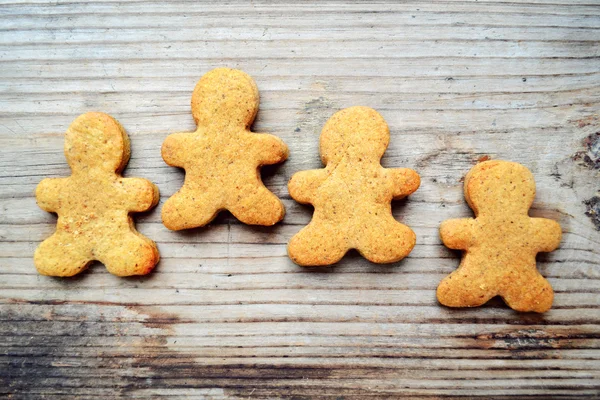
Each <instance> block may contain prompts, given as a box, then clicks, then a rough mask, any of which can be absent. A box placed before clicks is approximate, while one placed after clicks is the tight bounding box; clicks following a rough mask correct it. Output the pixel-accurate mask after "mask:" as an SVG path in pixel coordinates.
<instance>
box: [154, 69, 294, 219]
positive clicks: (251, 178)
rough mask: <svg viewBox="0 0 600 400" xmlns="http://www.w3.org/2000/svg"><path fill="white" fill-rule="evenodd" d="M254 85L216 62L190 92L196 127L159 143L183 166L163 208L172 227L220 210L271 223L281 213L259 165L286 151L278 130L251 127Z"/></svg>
mask: <svg viewBox="0 0 600 400" xmlns="http://www.w3.org/2000/svg"><path fill="white" fill-rule="evenodd" d="M258 103H259V97H258V89H257V87H256V84H255V83H254V80H253V79H252V78H251V77H250V76H249V75H247V74H246V73H244V72H242V71H239V70H236V69H230V68H216V69H213V70H212V71H209V72H208V73H206V74H205V75H204V76H203V77H202V78H201V79H200V81H198V83H197V84H196V88H195V89H194V93H193V94H192V115H193V116H194V120H195V121H196V124H197V125H198V126H197V128H196V131H195V132H184V133H174V134H172V135H169V136H168V137H167V138H166V139H165V142H164V143H163V146H162V156H163V159H164V160H165V162H166V163H167V164H169V165H171V166H173V167H180V168H183V169H185V182H184V184H183V186H182V187H181V189H180V190H179V191H178V192H177V193H175V194H174V195H173V196H172V197H171V198H169V199H168V200H167V201H166V202H165V205H164V206H163V209H162V219H163V223H164V224H165V226H166V227H167V228H169V229H171V230H181V229H190V228H196V227H200V226H204V225H206V224H208V223H209V222H210V221H212V220H213V219H214V218H215V216H216V215H217V214H218V213H219V212H220V211H222V210H229V211H230V212H231V214H233V216H235V217H236V218H237V219H238V220H240V221H241V222H243V223H245V224H250V225H266V226H269V225H274V224H276V223H277V222H279V221H281V220H282V219H283V216H284V215H285V208H284V206H283V203H282V202H281V200H279V199H278V198H277V196H275V194H273V193H272V192H271V191H269V189H267V188H266V187H265V185H264V184H263V182H262V180H261V178H260V168H261V167H262V166H263V165H270V164H277V163H280V162H282V161H284V160H285V159H286V158H287V156H288V149H287V146H286V145H285V143H283V141H282V140H281V139H279V138H278V137H277V136H273V135H268V134H265V133H253V132H252V131H250V125H252V122H253V121H254V118H255V117H256V113H257V112H258Z"/></svg>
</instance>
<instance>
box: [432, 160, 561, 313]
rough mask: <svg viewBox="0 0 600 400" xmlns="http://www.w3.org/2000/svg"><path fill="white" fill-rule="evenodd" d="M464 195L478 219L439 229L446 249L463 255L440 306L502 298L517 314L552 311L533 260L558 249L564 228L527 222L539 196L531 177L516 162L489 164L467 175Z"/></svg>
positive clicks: (549, 291) (443, 284)
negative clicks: (521, 312)
mask: <svg viewBox="0 0 600 400" xmlns="http://www.w3.org/2000/svg"><path fill="white" fill-rule="evenodd" d="M464 192H465V198H466V199H467V202H468V203H469V206H470V207H471V208H472V209H473V211H474V212H475V218H474V219H472V218H467V219H452V220H448V221H444V222H443V223H442V225H441V227H440V236H441V238H442V241H443V242H444V244H445V245H446V246H448V247H449V248H451V249H457V250H463V251H464V256H463V259H462V261H461V263H460V266H459V267H458V269H457V270H456V271H454V272H453V273H452V274H450V275H449V276H447V277H446V278H445V279H444V280H443V281H442V282H441V283H440V285H439V287H438V289H437V298H438V300H439V301H440V303H442V304H444V305H446V306H450V307H475V306H479V305H482V304H484V303H486V302H487V301H488V300H489V299H491V298H492V297H494V296H497V295H499V296H501V297H502V298H503V299H504V301H505V302H506V304H508V305H509V306H510V307H511V308H512V309H514V310H517V311H536V312H544V311H547V310H549V309H550V307H551V306H552V300H553V297H554V294H553V291H552V287H551V286H550V284H549V283H548V281H547V280H546V279H544V277H542V275H541V274H540V273H539V272H538V270H537V268H536V264H535V256H536V254H537V253H538V252H540V251H545V252H548V251H552V250H554V249H556V248H557V247H558V245H559V243H560V240H561V228H560V225H559V224H558V223H557V222H555V221H553V220H549V219H545V218H530V217H529V215H528V211H529V208H530V207H531V204H532V203H533V198H534V197H535V181H534V179H533V175H532V174H531V172H530V171H529V170H528V169H527V168H525V167H524V166H522V165H521V164H518V163H514V162H508V161H485V162H482V163H480V164H477V165H476V166H474V167H473V168H472V169H471V171H469V173H468V174H467V176H466V178H465V184H464Z"/></svg>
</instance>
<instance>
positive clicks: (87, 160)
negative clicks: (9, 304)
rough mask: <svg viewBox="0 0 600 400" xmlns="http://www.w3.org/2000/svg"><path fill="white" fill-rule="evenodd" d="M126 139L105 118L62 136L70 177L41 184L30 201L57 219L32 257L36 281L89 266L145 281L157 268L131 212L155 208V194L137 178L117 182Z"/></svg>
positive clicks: (93, 118)
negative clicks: (97, 265)
mask: <svg viewBox="0 0 600 400" xmlns="http://www.w3.org/2000/svg"><path fill="white" fill-rule="evenodd" d="M129 154H130V151H129V138H128V137H127V134H126V133H125V131H124V130H123V128H122V127H121V125H120V124H119V123H118V122H117V121H116V120H115V119H113V118H112V117H111V116H109V115H106V114H102V113H87V114H83V115H81V116H79V117H78V118H77V119H75V121H73V123H72V124H71V126H70V127H69V129H68V130H67V133H66V136H65V156H66V158H67V162H68V163H69V166H70V167H71V171H72V174H71V176H69V177H68V178H56V179H44V180H43V181H42V182H40V184H39V185H38V187H37V189H36V192H35V195H36V198H37V202H38V205H39V206H40V207H41V208H42V209H44V210H46V211H49V212H55V213H57V214H58V223H57V226H56V232H55V233H54V234H53V235H52V236H50V237H49V238H48V239H46V240H44V241H43V242H42V244H41V245H40V246H39V247H38V248H37V250H36V251H35V255H34V262H35V266H36V267H37V269H38V271H39V272H40V274H42V275H51V276H72V275H75V274H78V273H79V272H81V271H83V270H84V269H85V268H86V267H87V266H88V265H89V264H90V263H91V262H92V261H93V260H98V261H100V262H102V263H103V264H104V265H105V266H106V268H108V270H109V271H110V272H111V273H113V274H115V275H118V276H129V275H145V274H147V273H148V272H150V271H151V270H152V269H153V268H154V266H155V265H156V263H157V262H158V259H159V256H158V250H157V248H156V245H155V244H154V242H153V241H152V240H150V239H148V238H146V237H145V236H142V234H140V233H139V232H137V231H136V230H135V227H134V224H133V219H132V218H131V216H130V215H129V214H130V213H133V212H142V211H147V210H149V209H150V208H152V207H154V206H155V205H156V204H157V203H158V188H157V187H156V186H155V185H154V184H153V183H151V182H150V181H148V180H146V179H142V178H123V177H122V176H121V175H120V172H121V171H122V170H123V168H125V165H127V161H128V160H129Z"/></svg>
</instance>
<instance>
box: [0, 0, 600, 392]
mask: <svg viewBox="0 0 600 400" xmlns="http://www.w3.org/2000/svg"><path fill="white" fill-rule="evenodd" d="M0 30H1V31H2V33H1V34H0V182H1V190H0V205H1V208H0V209H1V214H0V265H1V270H0V320H1V322H0V396H4V395H9V396H8V397H11V396H12V398H28V399H29V398H42V397H44V398H51V397H54V396H59V395H70V396H73V397H78V398H103V399H109V398H113V397H115V396H116V395H122V396H124V397H152V398H157V397H160V396H166V397H169V398H188V397H197V398H206V399H236V398H239V399H242V398H273V399H277V398H294V399H313V398H321V397H330V398H337V399H367V398H369V399H370V398H390V397H391V398H394V397H399V396H414V397H421V398H440V397H451V398H454V397H461V396H466V397H490V398H491V397H494V398H499V397H503V396H517V397H525V396H528V397H536V398H550V397H551V398H562V397H564V398H567V397H569V398H582V397H586V396H587V397H600V289H599V287H598V284H599V282H600V193H599V192H598V190H599V189H600V116H599V111H598V106H599V104H600V90H599V88H600V45H599V42H600V2H598V1H595V0H577V1H571V0H548V1H546V0H529V1H528V2H527V3H518V2H514V1H502V0H499V1H478V2H466V1H445V2H440V3H436V4H429V2H425V1H423V2H419V1H412V2H403V3H400V4H396V3H395V2H391V1H390V2H387V1H381V2H377V3H354V2H341V1H340V2H317V3H314V4H309V3H305V2H299V1H296V2H290V3H288V4H283V3H280V2H272V3H270V2H260V1H254V2H250V3H233V2H232V3H226V4H222V5H214V4H210V3H206V4H201V3H198V2H191V1H190V2H185V1H179V2H176V1H173V2H163V1H155V0H139V1H137V0H136V1H114V2H113V1H101V2H87V1H52V2H43V1H41V0H31V1H30V0H7V1H5V2H3V3H2V5H0ZM218 66H229V67H235V68H240V69H243V70H244V71H246V72H247V73H249V74H250V75H251V76H253V77H254V79H255V80H256V82H257V84H258V87H259V89H260V93H261V104H260V112H259V116H258V119H257V121H256V123H255V124H254V130H255V131H260V132H268V133H272V134H276V135H278V136H280V137H281V138H282V139H283V140H284V141H285V142H286V143H287V144H288V146H289V148H290V152H291V155H290V158H289V160H288V161H287V162H285V163H284V164H282V165H281V166H279V167H269V168H267V169H265V170H264V173H263V176H264V180H265V182H266V185H267V186H268V187H269V188H270V189H271V190H273V191H274V192H275V193H276V194H277V195H278V196H279V197H281V198H282V199H283V201H284V202H285V205H286V208H287V215H286V217H285V220H284V221H283V223H280V224H278V225H277V226H275V227H272V228H263V227H250V226H244V225H241V224H240V223H239V222H238V221H236V220H235V219H234V218H233V217H232V216H231V215H225V214H221V215H220V216H219V217H218V218H217V219H216V220H215V222H214V223H213V224H211V226H209V227H207V228H204V229H195V230H191V231H188V232H170V231H168V230H167V229H166V228H165V227H164V226H163V225H162V224H161V220H160V209H161V206H162V204H164V200H165V199H167V198H168V197H169V196H171V195H172V194H173V193H174V192H175V191H176V190H177V189H178V188H179V187H180V186H181V184H182V182H183V172H182V171H181V170H178V169H176V168H171V167H169V166H167V165H166V164H165V163H164V162H163V161H162V159H161V156H160V146H161V143H162V141H163V140H164V138H165V137H166V136H167V135H168V134H169V133H173V132H177V131H190V130H193V129H194V123H193V120H192V117H191V112H190V104H189V103H190V96H191V92H192V89H193V87H194V84H195V83H196V81H197V80H198V79H199V77H200V76H202V75H203V74H204V73H205V72H207V71H209V70H210V69H212V68H215V67H218ZM353 105H366V106H370V107H373V108H375V109H377V110H378V111H379V112H380V113H381V114H382V115H383V116H384V118H385V119H386V120H387V122H388V123H389V125H390V129H391V134H392V138H391V143H390V147H389V149H388V151H387V153H386V155H385V156H384V159H383V164H384V166H387V167H411V168H414V169H416V170H417V171H418V172H419V174H420V175H421V179H422V185H421V188H420V189H419V190H418V191H417V192H416V193H415V194H414V195H412V196H410V198H409V199H408V200H406V201H402V202H397V204H395V205H394V215H395V216H396V217H397V218H398V219H399V220H401V221H403V222H404V223H406V224H407V225H409V226H411V227H412V228H413V229H414V231H415V232H416V234H417V237H418V239H417V245H416V247H415V248H414V250H413V252H412V253H411V254H410V256H409V257H407V258H406V259H405V260H403V261H401V262H398V263H395V264H392V265H374V264H370V263H369V262H366V261H365V260H364V259H362V258H361V257H360V256H359V255H358V254H356V253H351V254H349V255H347V256H346V257H345V258H344V259H343V260H342V261H341V262H340V263H339V264H337V265H336V266H334V267H331V268H314V269H310V268H301V267H298V266H296V265H294V264H293V263H292V262H291V261H290V260H289V259H288V257H287V256H286V243H287V241H288V240H289V239H290V237H291V236H292V235H293V234H295V233H296V232H297V231H298V230H299V229H300V228H301V227H302V226H304V225H305V224H307V223H308V221H309V220H310V218H311V215H312V214H311V213H312V209H311V208H310V207H305V206H301V205H299V204H297V203H295V202H294V201H293V200H292V199H291V198H290V196H289V194H288V191H287V187H286V183H287V180H288V179H289V178H290V176H291V175H292V174H293V173H294V172H296V171H299V170H306V169H311V168H318V167H320V161H319V154H318V138H319V133H320V130H321V128H322V126H323V124H324V123H325V121H326V120H327V119H328V118H329V117H330V116H331V115H332V114H333V113H334V112H335V111H337V110H339V109H341V108H345V107H349V106H353ZM87 111H103V112H106V113H109V114H111V115H113V116H114V117H115V118H117V119H118V120H119V121H120V122H121V123H122V124H123V125H124V127H125V128H126V130H127V131H128V133H129V135H130V137H131V143H132V157H131V161H130V162H129V166H128V167H127V169H126V171H125V174H126V176H139V177H145V178H148V179H150V180H152V181H154V182H155V183H156V184H157V185H158V186H159V188H160V190H161V195H162V197H161V203H160V205H159V206H158V207H157V208H156V209H155V210H154V211H152V212H149V213H146V214H142V215H140V216H138V217H137V221H138V222H137V226H138V228H139V230H140V231H141V232H142V233H144V234H145V235H147V236H149V237H150V238H152V239H154V240H155V241H156V242H157V243H158V247H159V249H160V253H161V255H162V260H161V261H160V264H159V265H158V267H157V268H156V270H155V272H153V273H152V274H150V275H149V276H146V277H142V278H127V279H122V278H117V277H115V276H112V275H110V274H109V273H108V272H107V271H106V269H105V268H104V267H103V266H102V265H101V264H94V265H93V266H92V267H90V269H89V270H88V271H87V272H85V273H83V274H81V275H80V276H78V277H75V278H71V279H57V278H49V277H44V276H40V275H38V274H37V273H36V270H35V268H34V266H33V260H32V255H33V251H34V249H35V248H36V246H37V245H38V244H39V243H40V242H41V241H42V240H43V239H44V238H46V237H48V236H49V235H50V234H51V233H52V232H53V230H54V229H55V224H56V217H55V216H54V215H52V214H49V213H46V212H44V211H42V210H41V209H39V208H38V207H37V206H36V203H35V198H34V196H33V192H34V189H35V187H36V185H37V184H38V183H39V182H40V180H41V179H43V178H45V177H60V176H66V175H68V174H69V169H68V167H67V164H66V162H65V158H64V155H63V135H64V131H65V130H66V128H67V127H68V125H69V124H70V123H71V121H72V120H73V119H74V118H75V117H76V116H77V115H79V114H82V113H84V112H87ZM487 158H491V159H506V160H513V161H517V162H520V163H522V164H524V165H526V166H527V167H528V168H530V169H531V170H532V172H533V173H534V175H535V178H536V181H537V185H538V193H537V197H536V200H535V202H534V205H533V208H532V210H531V215H533V216H543V217H547V218H552V219H555V220H557V221H559V222H560V224H561V225H562V228H563V232H564V238H563V241H562V244H561V247H560V249H559V250H557V251H555V252H553V253H550V254H540V255H539V256H538V267H539V269H540V271H541V272H542V274H543V275H545V276H546V277H547V278H548V279H549V281H550V282H551V284H552V286H553V287H554V289H555V291H556V297H555V302H554V307H553V309H552V310H551V311H550V312H548V313H545V314H543V315H538V314H530V313H516V312H513V311H512V310H510V309H508V308H507V307H506V306H505V305H504V304H503V303H502V301H501V300H498V299H495V300H492V301H491V302H490V303H489V304H488V305H486V306H484V307H480V308H476V309H468V310H455V309H448V308H445V307H442V306H440V305H439V304H438V303H437V301H436V298H435V288H436V286H437V284H438V283H439V281H440V280H441V279H442V278H443V277H444V276H445V275H447V274H448V273H450V272H451V271H453V270H454V269H455V268H456V267H457V265H458V263H459V258H460V254H459V253H457V252H453V251H450V250H448V249H447V248H445V247H444V246H443V245H442V244H441V242H440V239H439V237H438V227H439V224H440V222H441V221H443V220H445V219H450V218H456V217H465V216H471V215H472V214H471V211H470V209H469V208H468V207H467V205H466V203H465V201H464V198H463V194H462V179H463V177H464V174H465V173H466V172H467V171H468V170H469V169H470V168H471V167H472V166H473V165H474V164H475V163H477V161H478V160H483V159H487Z"/></svg>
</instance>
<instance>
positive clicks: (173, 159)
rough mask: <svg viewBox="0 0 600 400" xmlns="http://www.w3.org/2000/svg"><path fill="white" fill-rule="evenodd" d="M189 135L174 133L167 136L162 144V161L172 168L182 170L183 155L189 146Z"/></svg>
mask: <svg viewBox="0 0 600 400" xmlns="http://www.w3.org/2000/svg"><path fill="white" fill-rule="evenodd" d="M191 135H192V134H191V133H187V132H186V133H174V134H172V135H169V136H167V138H166V139H165V141H164V142H163V144H162V148H161V154H162V158H163V160H165V162H166V163H167V164H169V165H170V166H172V167H180V168H183V166H184V164H185V158H186V156H185V154H186V152H188V151H189V149H190V146H191V143H190V142H191Z"/></svg>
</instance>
